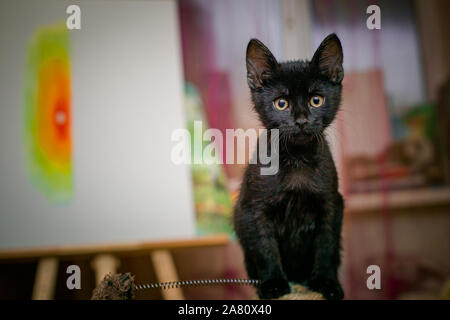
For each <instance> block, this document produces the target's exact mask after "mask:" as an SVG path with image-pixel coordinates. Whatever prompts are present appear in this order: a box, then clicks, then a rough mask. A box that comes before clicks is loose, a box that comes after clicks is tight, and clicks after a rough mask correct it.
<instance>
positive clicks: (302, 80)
mask: <svg viewBox="0 0 450 320" xmlns="http://www.w3.org/2000/svg"><path fill="white" fill-rule="evenodd" d="M342 61H343V55H342V48H341V44H340V41H339V39H338V38H337V36H336V35H334V34H332V35H329V36H328V37H327V38H326V39H325V40H324V41H323V42H322V44H321V45H320V47H319V48H318V49H317V51H316V53H315V55H314V57H313V59H312V60H311V62H308V61H293V62H285V63H278V62H277V61H276V59H275V58H274V57H273V55H272V53H271V52H270V51H269V49H267V48H266V47H265V46H264V45H263V44H262V43H261V42H259V41H258V40H255V39H253V40H251V41H250V43H249V45H248V47H247V76H248V84H249V87H250V90H251V95H252V100H253V103H254V107H255V110H256V111H257V113H258V115H259V118H260V120H261V121H262V123H263V125H264V126H265V127H266V128H267V129H279V134H280V143H279V155H280V168H279V171H278V173H277V174H275V175H261V173H260V168H261V165H260V164H259V163H258V164H253V165H249V166H248V167H247V170H246V172H245V174H244V178H243V182H242V185H241V191H240V196H239V200H238V202H237V204H236V207H235V213H234V226H235V231H236V234H237V236H238V238H239V241H240V243H241V245H242V248H243V250H244V255H245V265H246V268H247V273H248V276H249V278H252V279H260V280H261V285H260V286H259V288H258V294H259V296H260V297H261V298H277V297H279V296H281V295H283V294H286V293H288V292H289V291H290V289H289V284H288V281H289V282H297V283H302V284H305V285H307V286H308V287H309V288H310V289H311V290H314V291H318V292H321V293H322V294H323V295H324V296H325V298H327V299H342V298H343V295H344V294H343V290H342V288H341V285H340V283H339V280H338V275H337V272H338V268H339V265H340V242H341V224H342V217H343V208H344V203H343V199H342V197H341V195H340V194H339V192H338V181H337V173H336V168H335V165H334V162H333V159H332V157H331V153H330V150H329V147H328V144H327V142H326V140H325V139H324V136H323V131H324V129H325V128H326V127H327V126H328V125H329V124H330V123H331V122H332V121H333V119H334V117H335V115H336V113H337V111H338V108H339V104H340V101H341V90H342V86H341V81H342V79H343V74H344V71H343V67H342ZM314 94H319V95H321V96H323V97H325V100H324V104H323V105H322V106H321V107H318V108H314V107H312V106H311V105H310V104H309V99H310V98H311V96H312V95H314ZM279 97H285V98H286V99H287V101H288V102H289V108H288V109H286V110H283V111H280V110H277V109H276V108H275V107H274V105H273V101H274V100H275V99H277V98H279ZM269 149H272V150H273V149H274V146H269Z"/></svg>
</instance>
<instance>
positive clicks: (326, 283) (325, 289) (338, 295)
mask: <svg viewBox="0 0 450 320" xmlns="http://www.w3.org/2000/svg"><path fill="white" fill-rule="evenodd" d="M308 288H309V289H310V290H312V291H316V292H320V293H321V294H322V295H323V296H324V297H325V299H327V300H341V299H343V298H344V291H343V290H342V287H341V284H340V283H339V281H337V280H333V279H328V278H325V277H317V278H314V279H311V280H310V281H309V282H308Z"/></svg>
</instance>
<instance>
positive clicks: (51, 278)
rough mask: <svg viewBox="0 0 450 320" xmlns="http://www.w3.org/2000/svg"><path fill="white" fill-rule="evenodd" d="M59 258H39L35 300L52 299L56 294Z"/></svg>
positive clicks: (34, 289) (33, 296) (34, 292)
mask: <svg viewBox="0 0 450 320" xmlns="http://www.w3.org/2000/svg"><path fill="white" fill-rule="evenodd" d="M58 264H59V261H58V259H57V258H42V259H40V260H39V262H38V265H37V270H36V275H35V279H34V286H33V295H32V297H31V298H32V299H33V300H51V299H53V296H54V294H55V285H56V278H57V275H58Z"/></svg>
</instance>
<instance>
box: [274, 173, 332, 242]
mask: <svg viewBox="0 0 450 320" xmlns="http://www.w3.org/2000/svg"><path fill="white" fill-rule="evenodd" d="M284 171H285V172H282V175H281V177H280V180H279V185H280V189H279V190H278V193H277V196H276V197H275V198H274V202H273V203H272V205H270V206H268V207H267V214H268V215H269V216H270V217H271V219H272V221H273V222H274V225H275V226H276V233H277V235H278V237H279V240H290V241H294V240H295V239H298V238H299V237H300V236H301V235H302V234H308V233H309V234H311V233H313V232H314V230H315V229H316V227H317V224H318V223H319V222H320V221H319V220H320V219H319V218H320V213H319V212H320V211H321V210H318V209H319V207H321V206H322V202H323V201H324V199H323V198H322V196H321V184H320V180H319V179H317V175H316V174H315V169H314V168H309V167H303V168H302V167H300V168H289V169H286V168H285V169H284Z"/></svg>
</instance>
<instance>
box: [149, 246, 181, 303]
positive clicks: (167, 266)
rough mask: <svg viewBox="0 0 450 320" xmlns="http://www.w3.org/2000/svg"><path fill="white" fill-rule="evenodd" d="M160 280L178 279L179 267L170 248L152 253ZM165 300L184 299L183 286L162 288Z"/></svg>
mask: <svg viewBox="0 0 450 320" xmlns="http://www.w3.org/2000/svg"><path fill="white" fill-rule="evenodd" d="M150 258H151V260H152V262H153V266H154V268H155V273H156V277H157V279H158V282H169V281H178V274H177V269H176V267H175V263H174V261H173V258H172V254H171V253H170V251H169V250H155V251H152V253H150ZM161 290H162V292H161V293H162V296H163V298H164V299H165V300H183V299H184V295H183V290H182V289H181V288H173V289H167V290H164V289H161Z"/></svg>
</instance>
